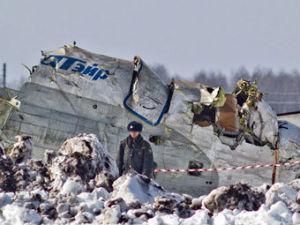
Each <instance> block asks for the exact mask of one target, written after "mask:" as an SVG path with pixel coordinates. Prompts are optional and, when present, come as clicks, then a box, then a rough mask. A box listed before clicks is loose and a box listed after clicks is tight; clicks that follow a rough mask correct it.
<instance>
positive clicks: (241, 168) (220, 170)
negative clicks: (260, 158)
mask: <svg viewBox="0 0 300 225" xmlns="http://www.w3.org/2000/svg"><path fill="white" fill-rule="evenodd" d="M297 164H300V161H293V162H287V163H277V164H265V165H262V164H260V165H248V166H236V167H227V168H226V167H225V168H222V167H218V168H199V169H162V168H159V169H155V170H154V173H187V172H223V171H232V170H248V169H258V168H268V167H274V166H275V167H281V166H293V165H297Z"/></svg>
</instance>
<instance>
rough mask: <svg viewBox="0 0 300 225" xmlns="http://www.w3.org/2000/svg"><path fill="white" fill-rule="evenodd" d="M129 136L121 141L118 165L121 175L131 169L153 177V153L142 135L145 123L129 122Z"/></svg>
mask: <svg viewBox="0 0 300 225" xmlns="http://www.w3.org/2000/svg"><path fill="white" fill-rule="evenodd" d="M127 130H128V131H129V136H128V137H127V138H125V139H124V140H123V141H121V143H120V148H119V153H118V155H117V165H118V167H119V173H120V176H121V175H122V174H124V173H126V172H128V171H130V170H135V171H136V172H138V173H140V174H143V175H146V176H147V177H150V178H152V177H153V169H154V166H153V165H154V163H153V153H152V149H151V146H150V144H149V143H148V142H147V141H145V140H144V139H143V137H142V135H141V132H142V130H143V125H142V124H141V123H138V122H136V121H132V122H130V123H129V124H128V126H127Z"/></svg>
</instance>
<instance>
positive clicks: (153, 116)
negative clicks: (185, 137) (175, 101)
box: [124, 58, 170, 125]
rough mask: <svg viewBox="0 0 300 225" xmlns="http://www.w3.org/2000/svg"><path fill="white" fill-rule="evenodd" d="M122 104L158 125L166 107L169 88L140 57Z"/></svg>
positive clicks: (147, 120)
mask: <svg viewBox="0 0 300 225" xmlns="http://www.w3.org/2000/svg"><path fill="white" fill-rule="evenodd" d="M136 59H137V62H136V63H137V64H136V68H135V70H134V72H133V78H132V82H131V85H130V90H129V93H128V95H127V96H126V98H125V100H124V106H125V107H126V109H128V110H129V111H130V112H132V113H134V114H135V115H137V116H138V117H140V118H141V119H142V120H144V121H145V122H147V123H149V124H151V125H158V124H159V122H160V120H161V119H162V116H163V114H164V113H165V112H166V110H167V108H168V99H169V94H170V91H169V88H168V86H167V85H165V84H164V83H163V82H162V81H161V80H160V78H159V76H158V75H157V74H155V73H154V72H153V71H152V70H151V69H150V68H149V67H148V66H147V65H146V64H145V62H143V61H142V60H141V59H140V58H136Z"/></svg>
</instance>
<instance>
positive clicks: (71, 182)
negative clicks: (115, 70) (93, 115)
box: [0, 134, 300, 225]
mask: <svg viewBox="0 0 300 225" xmlns="http://www.w3.org/2000/svg"><path fill="white" fill-rule="evenodd" d="M28 140H30V139H28V138H25V137H20V138H18V140H17V143H16V144H15V145H14V146H15V148H14V154H8V155H7V154H4V155H1V156H0V175H1V176H0V188H1V189H0V224H7V225H8V224H20V225H23V224H24V225H25V224H34V225H35V224H36V225H38V224H49V225H50V224H54V225H55V224H56V225H59V224H73V225H78V224H94V225H96V224H145V225H146V224H149V225H154V224H172V225H173V224H184V225H191V224H207V225H214V224H218V225H220V224H241V225H246V224H258V223H265V224H283V225H287V224H292V223H294V224H297V223H298V222H299V218H300V216H299V215H300V205H299V203H300V200H299V199H300V197H299V196H300V195H299V191H300V180H294V181H293V182H291V183H290V184H281V183H276V184H274V185H273V186H268V185H263V186H261V187H257V188H252V187H250V186H248V185H247V184H241V183H238V184H235V185H231V186H229V187H219V188H217V189H215V190H213V191H212V192H211V193H209V194H208V195H207V196H200V197H197V198H193V197H192V196H189V195H186V194H176V193H170V192H168V191H167V190H165V189H164V188H163V187H161V186H160V185H159V184H157V183H156V182H155V181H154V180H151V179H149V178H147V177H145V176H143V175H140V174H137V173H135V172H130V173H128V174H125V175H123V176H121V177H119V178H117V174H118V171H117V167H116V164H115V161H114V160H113V159H112V158H111V156H110V155H109V153H108V151H107V150H106V149H105V148H104V147H103V146H102V145H101V143H100V142H99V140H98V139H97V137H96V136H95V135H93V134H80V135H78V136H76V137H74V138H70V139H68V140H66V141H65V143H64V144H63V145H62V147H61V148H60V149H59V151H58V152H57V154H54V152H51V151H47V152H46V153H45V154H46V157H45V159H46V161H41V160H32V159H31V158H30V154H29V153H30V151H27V150H29V149H30V145H28V144H29V142H26V141H28ZM20 149H23V150H24V151H18V150H20ZM18 152H19V153H21V152H22V153H26V154H23V155H22V154H20V155H22V157H19V155H18ZM27 154H28V157H27ZM13 157H14V158H13ZM16 159H22V160H16Z"/></svg>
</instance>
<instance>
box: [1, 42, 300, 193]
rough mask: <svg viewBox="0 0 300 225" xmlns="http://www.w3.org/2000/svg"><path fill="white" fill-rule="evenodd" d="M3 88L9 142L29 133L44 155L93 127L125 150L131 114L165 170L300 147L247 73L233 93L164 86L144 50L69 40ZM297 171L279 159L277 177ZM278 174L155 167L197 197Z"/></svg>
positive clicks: (256, 159)
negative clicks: (117, 54)
mask: <svg viewBox="0 0 300 225" xmlns="http://www.w3.org/2000/svg"><path fill="white" fill-rule="evenodd" d="M7 92H10V95H11V96H12V95H14V96H18V97H13V98H11V97H8V96H7V95H6V94H5V93H7ZM1 93H2V97H1V99H0V113H1V116H0V126H1V139H2V143H3V145H4V146H5V147H6V148H9V146H10V145H11V143H13V140H14V138H15V136H16V135H18V134H26V135H29V136H31V137H32V142H33V145H34V152H33V154H34V156H35V157H37V158H41V157H42V155H43V152H44V151H45V150H46V149H54V150H55V149H58V148H59V146H60V145H61V144H62V143H63V141H64V140H65V139H66V138H69V137H72V136H74V135H76V134H78V133H95V134H96V135H98V137H99V139H100V140H101V141H102V142H103V143H104V145H105V146H106V147H107V149H108V150H109V151H110V152H111V154H112V155H117V151H118V147H119V143H120V141H121V140H122V139H124V138H125V137H126V136H127V130H126V126H127V124H128V122H129V121H132V120H138V121H140V122H142V123H143V124H144V126H145V129H144V131H143V136H144V138H147V139H148V140H149V141H150V142H151V143H152V149H153V152H154V158H155V161H156V163H157V168H181V169H188V168H218V167H223V168H224V167H225V168H226V167H236V166H244V165H253V164H270V163H273V160H274V150H275V149H279V162H283V163H284V162H290V161H293V160H297V159H299V155H300V128H299V127H297V126H296V125H293V124H291V123H289V122H284V121H280V120H278V118H277V115H276V113H275V112H274V111H272V109H271V107H270V106H269V105H268V104H267V103H266V102H265V101H264V99H263V96H262V94H261V93H260V92H259V90H258V89H257V85H256V84H255V82H251V81H246V80H240V81H239V82H238V83H237V85H236V88H235V90H234V91H233V92H232V93H225V92H224V90H223V89H222V87H209V86H206V85H204V84H201V83H194V82H187V81H180V80H172V82H171V83H170V84H166V83H164V82H163V81H162V80H161V79H160V76H159V74H156V73H154V72H153V71H152V70H151V69H150V67H149V66H147V64H146V63H145V62H144V61H143V60H142V59H141V58H139V57H134V60H133V62H132V61H127V60H122V59H118V58H114V57H108V56H104V55H99V54H94V53H91V52H88V51H86V50H84V49H81V48H79V47H77V46H75V45H65V46H64V47H62V48H60V49H58V50H56V51H49V52H42V59H41V61H40V64H39V65H38V66H34V67H32V70H30V79H29V81H28V82H26V83H25V84H24V85H23V86H22V88H21V90H20V91H15V90H11V89H10V90H7V89H6V90H4V89H2V90H1ZM232 150H234V151H232ZM299 176H300V170H299V166H297V165H291V166H285V167H280V168H277V173H276V177H277V180H276V181H279V182H287V181H289V180H292V179H294V178H296V177H299ZM271 177H272V168H260V169H253V170H239V171H223V172H215V171H214V172H189V173H157V174H156V178H155V179H156V180H157V181H158V182H159V183H160V184H161V185H163V186H164V187H165V188H166V189H168V190H170V191H174V192H180V193H183V192H184V193H189V194H195V195H199V194H206V193H208V192H209V191H210V190H212V189H214V188H216V187H218V186H220V185H228V184H232V183H235V182H239V181H245V182H248V183H250V184H252V185H261V184H262V183H265V182H269V183H270V182H271Z"/></svg>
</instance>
